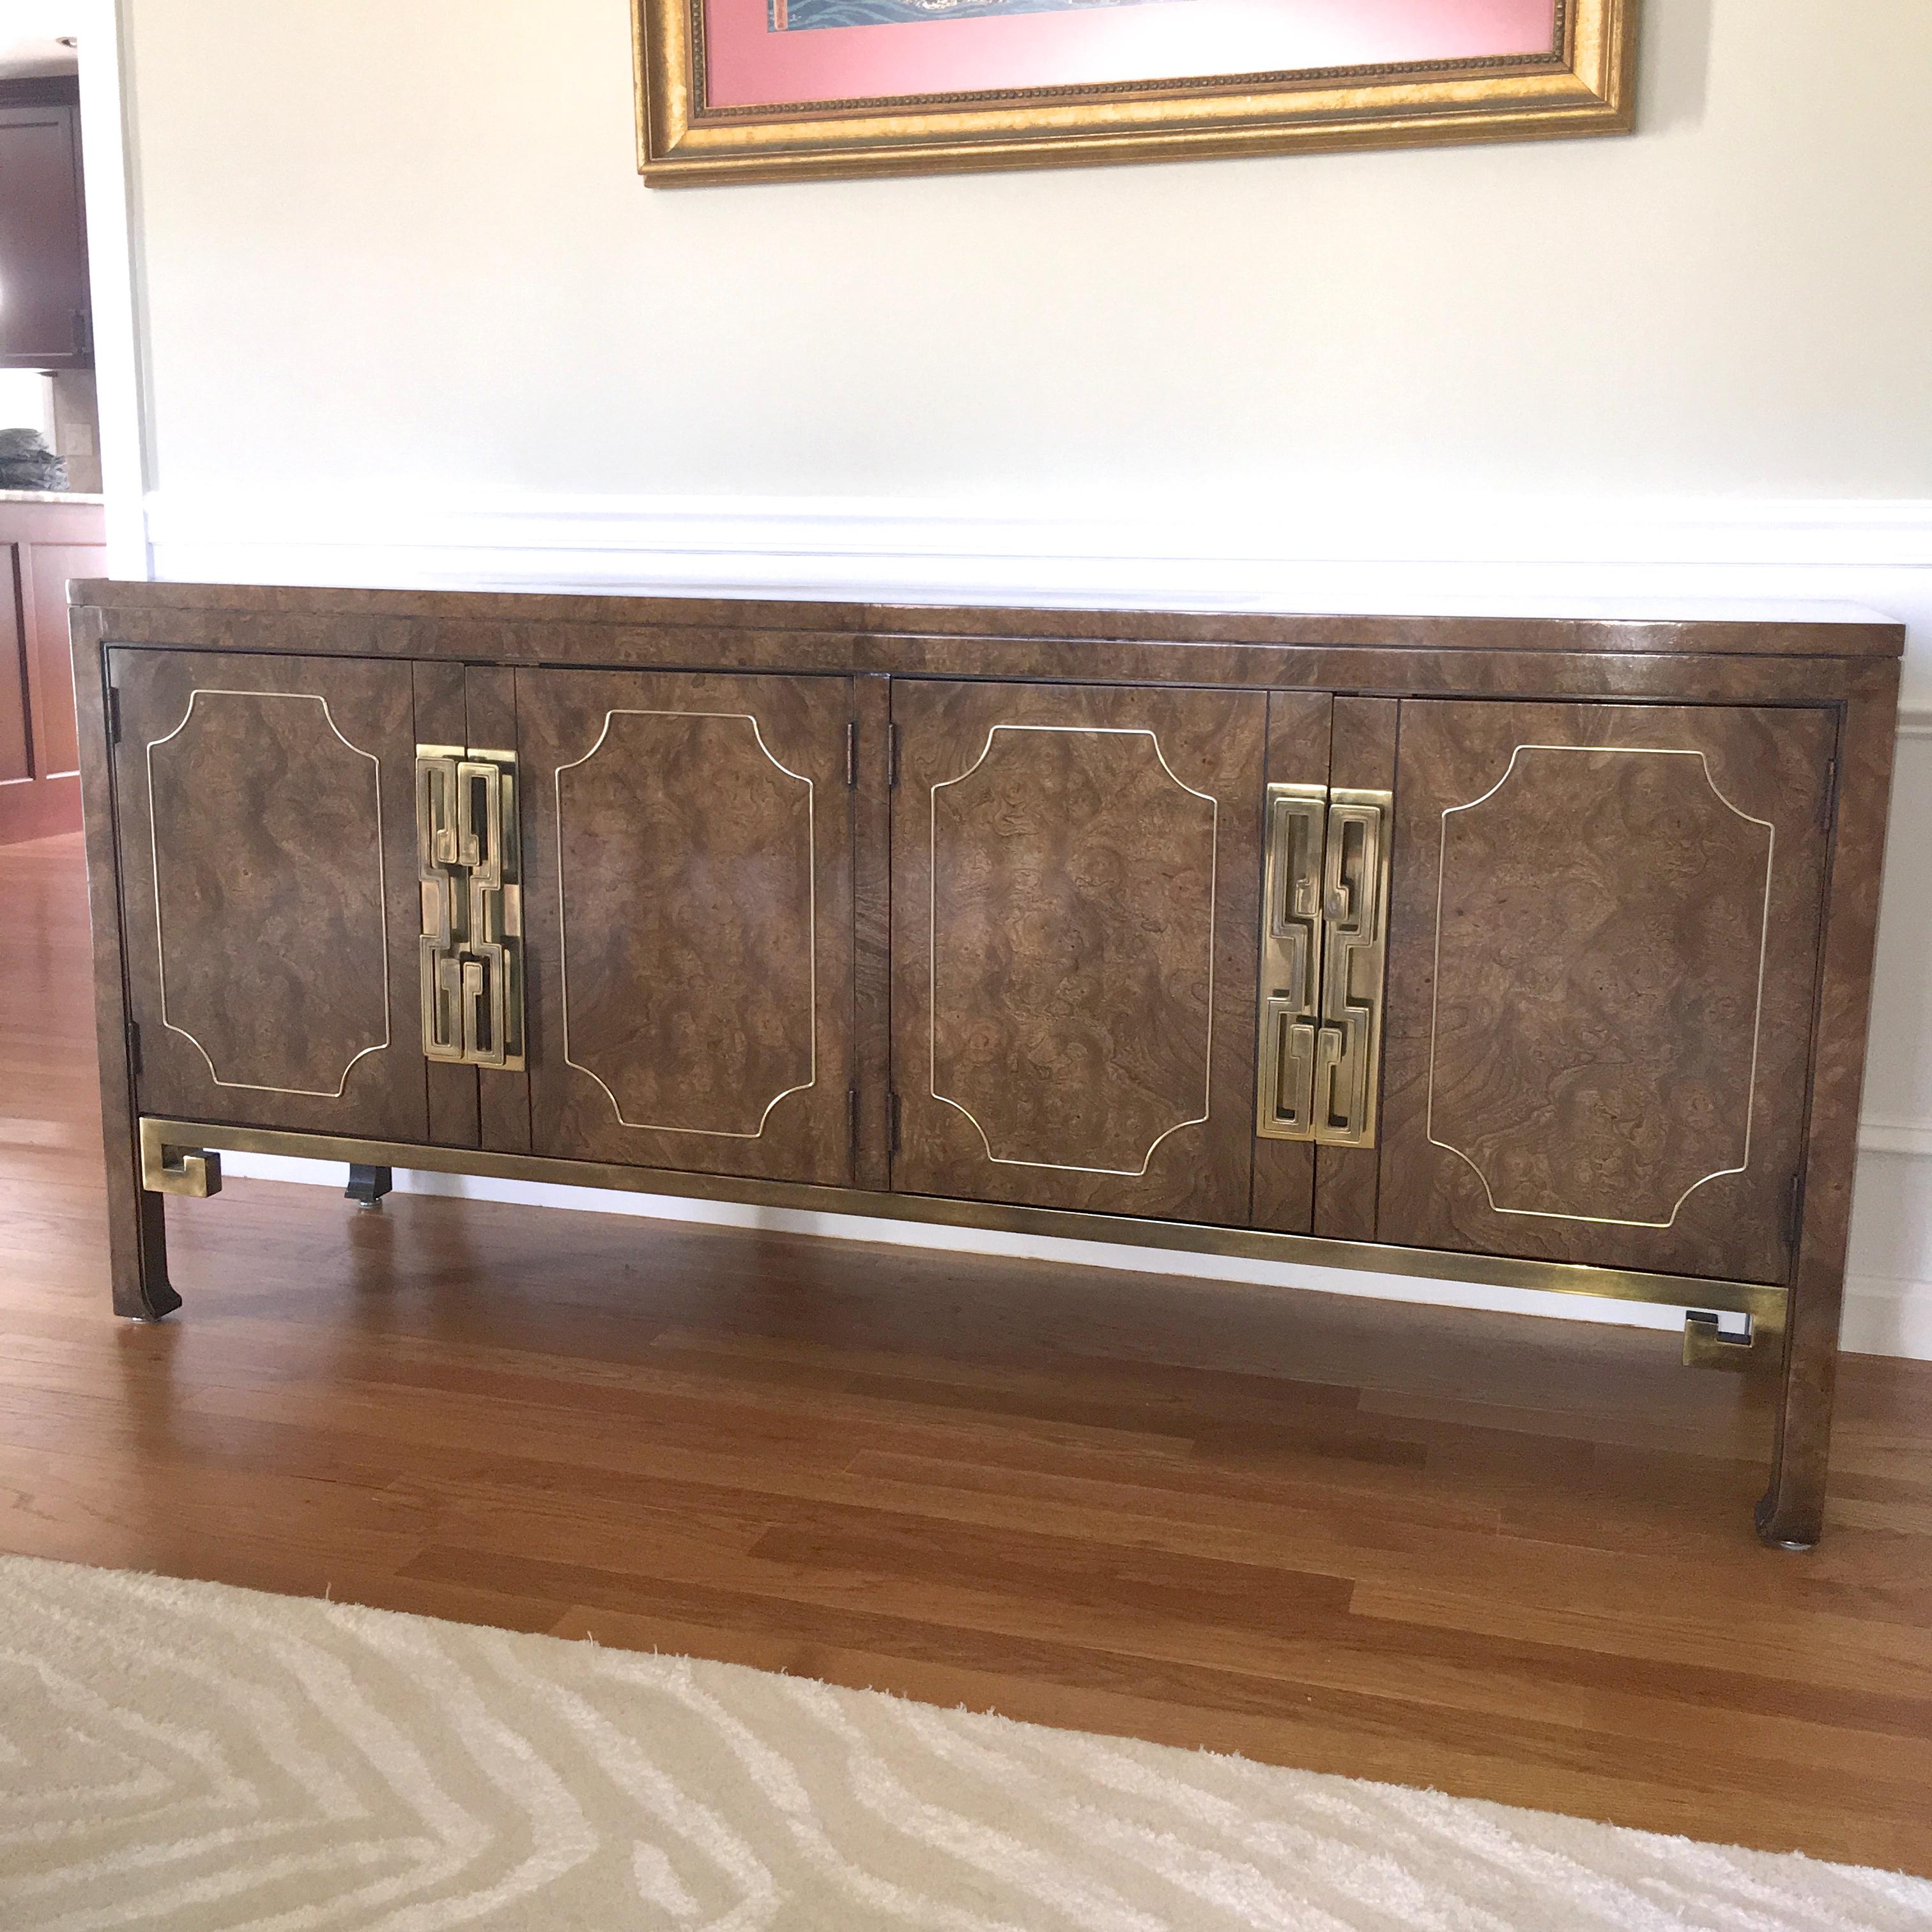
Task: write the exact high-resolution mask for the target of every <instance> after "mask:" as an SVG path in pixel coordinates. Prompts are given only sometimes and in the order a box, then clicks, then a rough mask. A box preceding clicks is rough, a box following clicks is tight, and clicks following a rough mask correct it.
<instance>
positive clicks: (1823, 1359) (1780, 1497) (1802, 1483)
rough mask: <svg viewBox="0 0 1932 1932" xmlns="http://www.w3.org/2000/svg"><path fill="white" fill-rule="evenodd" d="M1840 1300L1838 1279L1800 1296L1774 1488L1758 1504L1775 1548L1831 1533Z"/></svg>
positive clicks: (1787, 1362)
mask: <svg viewBox="0 0 1932 1932" xmlns="http://www.w3.org/2000/svg"><path fill="white" fill-rule="evenodd" d="M1840 1302H1841V1292H1840V1290H1839V1288H1838V1285H1837V1284H1836V1283H1834V1284H1832V1292H1829V1294H1820V1295H1812V1296H1809V1297H1808V1296H1805V1295H1802V1294H1801V1295H1794V1296H1793V1303H1794V1304H1795V1305H1794V1307H1793V1310H1792V1322H1791V1327H1790V1334H1789V1336H1788V1337H1787V1340H1786V1343H1785V1352H1784V1380H1783V1382H1782V1383H1781V1385H1780V1388H1779V1390H1778V1414H1777V1421H1776V1424H1775V1433H1774V1436H1773V1438H1772V1457H1771V1487H1769V1489H1768V1490H1766V1491H1765V1493H1764V1496H1763V1500H1762V1501H1761V1502H1760V1503H1759V1505H1758V1506H1757V1533H1758V1535H1760V1537H1761V1538H1763V1540H1764V1541H1765V1542H1766V1543H1768V1544H1770V1545H1771V1546H1772V1547H1773V1548H1774V1549H1777V1550H1809V1549H1810V1548H1811V1547H1812V1546H1813V1545H1814V1544H1815V1543H1817V1541H1818V1538H1819V1537H1820V1535H1822V1534H1823V1530H1824V1526H1825V1472H1826V1466H1827V1465H1828V1463H1829V1460H1830V1457H1831V1448H1832V1396H1833V1394H1834V1392H1835V1388H1836V1385H1837V1382H1838V1313H1839V1307H1840Z"/></svg>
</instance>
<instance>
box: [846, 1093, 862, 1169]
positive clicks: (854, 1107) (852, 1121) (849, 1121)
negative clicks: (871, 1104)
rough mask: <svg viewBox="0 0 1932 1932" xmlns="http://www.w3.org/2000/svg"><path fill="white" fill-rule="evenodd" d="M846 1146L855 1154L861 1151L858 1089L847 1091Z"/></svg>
mask: <svg viewBox="0 0 1932 1932" xmlns="http://www.w3.org/2000/svg"><path fill="white" fill-rule="evenodd" d="M845 1144H846V1145H847V1147H848V1148H850V1150H851V1151H852V1152H853V1153H854V1154H856V1153H857V1152H858V1151H859V1090H858V1088H856V1087H848V1088H846V1090H845Z"/></svg>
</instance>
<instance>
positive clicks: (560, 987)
mask: <svg viewBox="0 0 1932 1932" xmlns="http://www.w3.org/2000/svg"><path fill="white" fill-rule="evenodd" d="M613 718H724V719H727V720H730V721H734V722H737V723H741V724H748V725H750V726H751V736H752V737H753V738H754V739H755V740H756V741H757V747H758V749H759V750H760V751H762V752H763V754H765V756H766V758H767V759H769V760H770V762H771V763H772V764H773V765H775V766H777V768H778V770H780V771H781V772H783V773H784V775H785V776H786V777H787V778H796V780H797V781H798V782H799V784H802V785H803V786H804V787H805V893H806V919H807V922H808V925H809V926H810V929H811V937H810V941H809V943H808V945H807V947H806V948H805V967H806V974H807V990H806V998H807V1001H808V1003H809V1006H810V1012H809V1014H808V1020H809V1025H808V1029H807V1039H808V1050H807V1061H806V1065H807V1067H808V1070H809V1077H808V1079H804V1080H802V1081H800V1082H798V1084H797V1085H795V1086H791V1087H787V1088H784V1090H783V1091H781V1092H780V1093H777V1094H773V1095H772V1097H771V1098H770V1099H769V1100H767V1101H766V1103H765V1109H764V1112H763V1113H761V1114H760V1115H759V1116H758V1124H757V1126H756V1127H754V1128H751V1129H750V1130H748V1131H747V1130H743V1129H740V1128H733V1127H671V1126H670V1125H668V1124H666V1123H665V1122H664V1121H633V1120H629V1119H627V1118H625V1113H624V1109H623V1108H622V1106H621V1105H619V1102H618V1099H617V1097H616V1094H613V1093H612V1092H611V1091H610V1086H609V1085H608V1083H607V1082H605V1081H604V1079H603V1078H602V1076H601V1075H599V1074H598V1072H597V1070H595V1068H594V1067H586V1066H585V1065H584V1064H583V1061H580V1060H577V1059H574V1058H572V1057H571V1050H570V930H569V925H568V911H567V910H566V907H565V892H564V877H563V775H564V773H565V772H574V771H575V770H576V769H577V768H578V767H579V766H583V765H587V764H589V762H590V760H592V758H594V757H596V755H597V754H598V752H599V751H601V750H602V749H603V748H604V741H605V740H606V739H607V738H608V737H609V736H610V721H611V720H612V719H613ZM553 789H554V790H555V793H556V931H557V971H556V977H557V998H558V1001H559V1004H560V1006H561V1008H562V1015H563V1058H564V1064H565V1065H566V1066H568V1067H574V1068H575V1069H576V1070H577V1072H578V1073H582V1074H586V1075H588V1076H589V1078H590V1079H592V1080H595V1082H597V1084H598V1086H599V1087H601V1088H603V1089H604V1098H605V1099H606V1100H608V1101H609V1102H610V1111H611V1112H612V1113H613V1115H616V1120H617V1124H618V1125H619V1127H634V1128H637V1129H638V1130H640V1131H642V1132H644V1133H658V1134H697V1135H702V1136H707V1137H709V1138H710V1139H717V1140H733V1141H755V1140H758V1139H762V1138H763V1134H764V1131H765V1127H766V1123H767V1122H768V1121H769V1120H770V1119H771V1117H772V1109H773V1108H774V1107H775V1106H777V1105H778V1103H779V1102H780V1101H781V1100H789V1099H790V1097H791V1096H792V1095H793V1094H802V1093H805V1092H806V1091H808V1090H809V1089H810V1088H813V1087H815V1086H817V1084H818V818H817V800H818V788H817V785H816V784H814V783H813V781H811V779H810V778H808V777H806V775H805V773H804V772H795V771H793V769H792V768H791V767H790V766H789V765H787V764H786V763H784V762H783V761H782V760H780V759H778V757H775V756H774V755H773V754H772V748H771V747H770V746H769V745H767V744H766V742H765V734H764V733H763V731H762V730H760V729H759V728H758V721H757V718H754V716H752V715H751V712H748V711H657V710H644V709H636V708H632V707H627V706H616V707H615V708H614V709H611V710H609V711H607V712H604V723H603V727H602V728H601V730H599V731H598V733H597V739H596V742H595V743H594V744H593V745H592V746H591V747H590V748H589V751H586V752H585V753H584V754H583V757H580V758H573V759H571V761H570V763H568V764H567V765H559V766H557V768H556V777H555V778H554V780H553Z"/></svg>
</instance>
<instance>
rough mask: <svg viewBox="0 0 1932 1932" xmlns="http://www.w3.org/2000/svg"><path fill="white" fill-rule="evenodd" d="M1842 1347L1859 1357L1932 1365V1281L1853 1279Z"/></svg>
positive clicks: (1848, 1288)
mask: <svg viewBox="0 0 1932 1932" xmlns="http://www.w3.org/2000/svg"><path fill="white" fill-rule="evenodd" d="M1838 1346H1840V1347H1841V1349H1845V1350H1846V1351H1847V1352H1849V1353H1850V1354H1852V1355H1902V1356H1904V1357H1906V1358H1908V1359H1909V1360H1910V1361H1916V1362H1932V1281H1892V1280H1887V1279H1886V1278H1885V1277H1882V1276H1879V1275H1861V1274H1853V1275H1849V1276H1847V1277H1846V1280H1845V1313H1844V1319H1843V1321H1842V1322H1841V1323H1840V1324H1839V1326H1838Z"/></svg>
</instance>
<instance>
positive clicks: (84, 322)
mask: <svg viewBox="0 0 1932 1932" xmlns="http://www.w3.org/2000/svg"><path fill="white" fill-rule="evenodd" d="M73 315H74V353H75V354H76V355H77V356H92V354H93V353H94V318H93V317H92V316H91V315H89V314H88V312H87V311H86V309H84V308H77V309H75V310H74V311H73Z"/></svg>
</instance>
